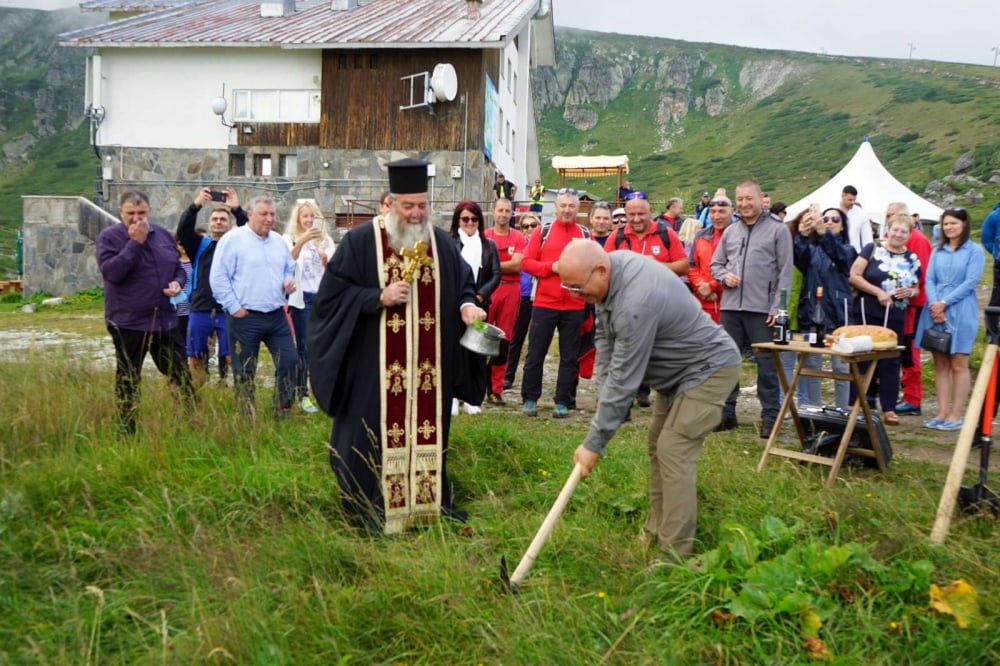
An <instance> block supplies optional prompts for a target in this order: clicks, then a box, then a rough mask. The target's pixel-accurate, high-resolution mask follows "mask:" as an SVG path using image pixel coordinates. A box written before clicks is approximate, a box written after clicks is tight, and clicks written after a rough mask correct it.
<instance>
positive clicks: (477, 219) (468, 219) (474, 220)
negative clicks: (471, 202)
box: [458, 215, 479, 224]
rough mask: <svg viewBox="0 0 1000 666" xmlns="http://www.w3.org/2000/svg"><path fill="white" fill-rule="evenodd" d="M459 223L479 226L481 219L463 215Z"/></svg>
mask: <svg viewBox="0 0 1000 666" xmlns="http://www.w3.org/2000/svg"><path fill="white" fill-rule="evenodd" d="M458 221H459V222H475V223H476V224H479V218H477V217H474V216H472V215H463V216H462V217H460V218H458Z"/></svg>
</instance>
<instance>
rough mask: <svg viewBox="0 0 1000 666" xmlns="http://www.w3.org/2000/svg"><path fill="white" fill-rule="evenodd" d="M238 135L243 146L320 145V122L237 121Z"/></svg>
mask: <svg viewBox="0 0 1000 666" xmlns="http://www.w3.org/2000/svg"><path fill="white" fill-rule="evenodd" d="M246 127H249V128H250V133H247V132H246V131H245V130H244V128H246ZM236 136H237V141H239V145H241V146H318V145H319V124H318V123H253V122H249V123H237V124H236Z"/></svg>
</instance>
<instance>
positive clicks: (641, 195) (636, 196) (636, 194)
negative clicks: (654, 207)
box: [625, 192, 649, 201]
mask: <svg viewBox="0 0 1000 666" xmlns="http://www.w3.org/2000/svg"><path fill="white" fill-rule="evenodd" d="M632 199H649V197H647V196H646V193H645V192H629V193H628V194H626V195H625V201H632Z"/></svg>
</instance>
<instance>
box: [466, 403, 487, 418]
mask: <svg viewBox="0 0 1000 666" xmlns="http://www.w3.org/2000/svg"><path fill="white" fill-rule="evenodd" d="M462 409H463V410H465V413H466V414H470V415H472V416H475V415H476V414H482V413H483V408H482V407H479V406H478V405H470V404H469V403H467V402H464V403H462Z"/></svg>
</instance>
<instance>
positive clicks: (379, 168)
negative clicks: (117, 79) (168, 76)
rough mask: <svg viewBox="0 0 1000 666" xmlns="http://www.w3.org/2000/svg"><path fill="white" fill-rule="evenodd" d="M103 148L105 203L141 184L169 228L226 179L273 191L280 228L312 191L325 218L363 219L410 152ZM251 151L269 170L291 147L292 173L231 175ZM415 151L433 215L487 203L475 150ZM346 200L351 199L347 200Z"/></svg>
mask: <svg viewBox="0 0 1000 666" xmlns="http://www.w3.org/2000/svg"><path fill="white" fill-rule="evenodd" d="M101 152H102V155H103V156H104V167H105V181H104V189H105V192H104V195H105V197H106V200H107V202H108V203H107V205H106V208H107V209H108V210H109V211H112V210H113V209H114V208H115V205H114V203H113V202H116V201H117V200H118V197H119V196H120V195H121V193H122V192H123V191H125V190H129V189H140V190H143V191H144V192H146V193H147V194H148V195H149V200H150V209H151V214H150V218H151V220H152V221H153V222H155V223H157V224H159V225H162V226H164V227H166V228H167V229H170V230H173V229H175V228H176V226H177V220H178V218H179V217H180V214H181V212H182V211H183V210H184V208H186V207H187V206H188V204H190V203H191V201H192V199H193V198H194V195H195V193H196V191H197V190H198V189H199V188H201V187H211V188H212V189H222V188H224V187H232V188H234V189H235V190H236V193H237V195H238V196H239V199H240V202H241V203H246V202H248V201H249V200H250V199H252V198H253V197H255V196H259V195H268V196H271V197H272V198H274V199H275V201H276V202H277V204H278V205H277V208H278V211H277V212H278V228H279V229H280V230H283V229H284V227H285V223H286V222H287V215H288V214H289V213H290V212H291V209H292V207H293V206H294V205H295V201H296V200H297V199H305V198H309V199H315V200H316V201H317V202H318V203H319V205H320V208H321V209H322V211H323V213H324V215H325V216H326V217H327V218H328V220H332V219H333V218H334V217H335V216H339V217H341V219H343V217H344V216H346V215H347V214H348V213H351V212H353V213H355V214H357V215H358V216H359V219H369V218H370V217H371V213H372V212H373V211H374V210H377V208H378V206H377V202H378V201H379V199H380V198H381V195H382V192H383V191H385V189H386V188H387V187H388V177H387V175H386V170H385V164H386V163H388V162H392V161H394V160H397V159H402V158H404V157H414V155H411V154H408V153H397V152H393V151H381V152H371V151H362V150H328V149H322V148H318V147H315V146H298V147H295V148H289V147H277V146H232V147H231V148H230V149H228V150H185V149H168V148H163V149H153V148H120V147H104V148H102V149H101ZM256 154H268V155H270V156H271V157H272V165H273V168H274V170H275V173H276V172H277V168H278V164H277V162H278V159H277V158H278V156H279V155H282V154H294V155H295V156H296V159H297V171H298V173H297V175H296V176H295V177H292V178H283V177H279V176H271V177H268V178H258V177H253V176H230V175H229V161H230V156H231V155H243V158H244V160H245V163H246V169H247V171H248V172H251V173H252V171H253V160H254V155H256ZM415 157H419V158H421V159H425V160H428V161H429V162H431V163H433V164H434V165H435V167H436V171H437V173H436V176H435V177H434V180H433V182H432V185H431V187H432V189H431V199H432V203H433V204H436V205H434V210H435V212H436V214H435V216H434V220H435V222H436V223H439V224H440V223H441V220H442V219H444V213H445V212H446V213H447V217H448V221H449V223H450V219H451V211H452V209H453V207H454V202H456V201H459V200H461V199H463V198H464V199H471V200H473V201H482V202H489V205H490V206H492V198H493V195H492V192H491V189H490V188H491V187H492V184H493V172H492V170H491V169H489V168H488V165H487V164H486V163H485V161H484V160H483V157H482V154H481V153H480V152H479V151H475V150H474V151H469V152H468V154H467V155H466V157H465V160H464V162H463V153H462V152H461V151H439V152H435V151H426V152H421V153H420V154H419V155H416V156H415ZM453 166H461V167H463V169H462V177H461V178H453V177H452V176H451V168H452V167H453ZM518 185H523V184H522V183H518ZM525 191H526V190H525ZM348 200H354V201H356V202H357V203H356V204H350V205H349V204H348ZM202 215H203V216H204V217H205V220H204V222H205V223H207V215H208V213H207V212H204V211H203V213H202ZM201 223H202V220H199V224H201Z"/></svg>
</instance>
